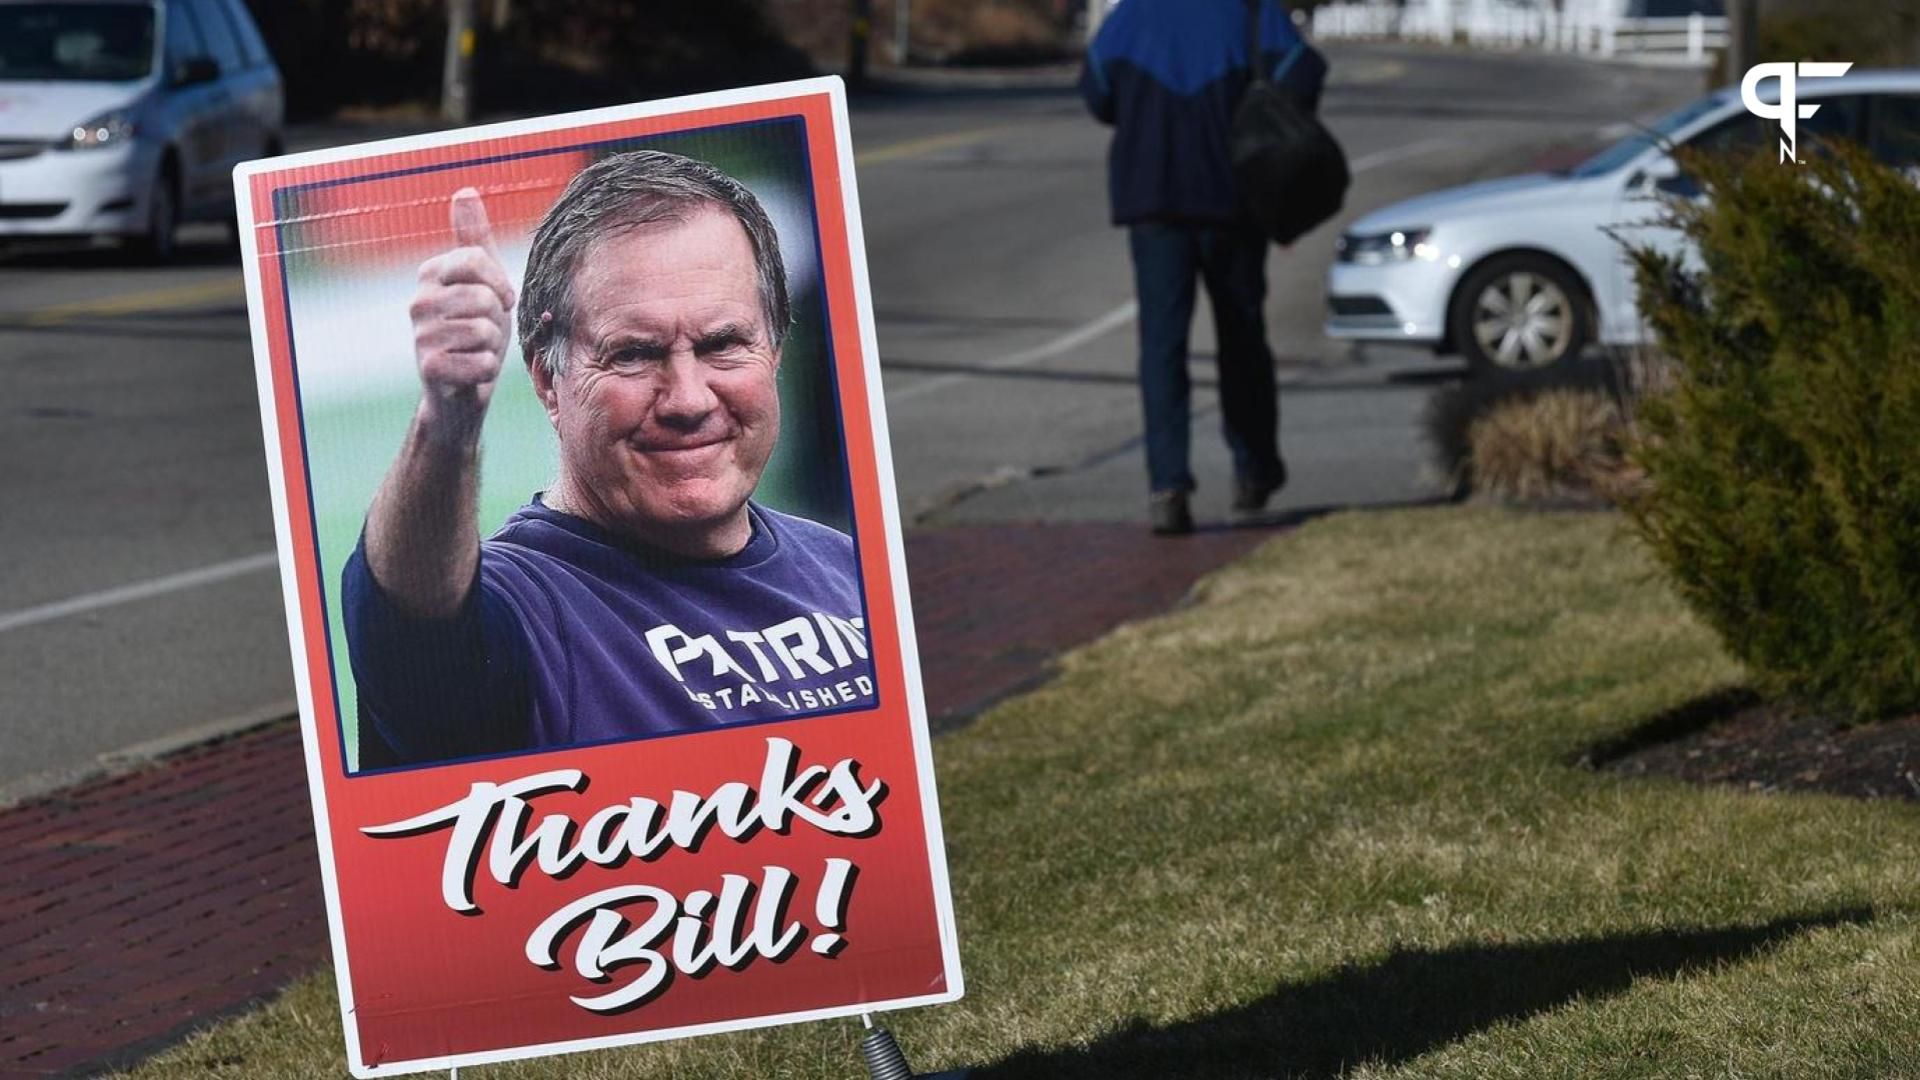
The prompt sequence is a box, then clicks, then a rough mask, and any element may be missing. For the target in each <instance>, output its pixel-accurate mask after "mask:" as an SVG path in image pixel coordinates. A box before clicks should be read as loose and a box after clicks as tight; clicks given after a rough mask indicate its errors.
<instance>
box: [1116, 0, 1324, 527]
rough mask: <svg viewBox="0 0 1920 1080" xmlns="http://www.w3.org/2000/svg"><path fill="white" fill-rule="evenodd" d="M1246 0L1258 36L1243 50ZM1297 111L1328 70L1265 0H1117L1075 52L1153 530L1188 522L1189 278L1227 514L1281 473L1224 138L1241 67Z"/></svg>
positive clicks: (1254, 499)
mask: <svg viewBox="0 0 1920 1080" xmlns="http://www.w3.org/2000/svg"><path fill="white" fill-rule="evenodd" d="M1253 2H1259V3H1261V4H1262V7H1261V9H1260V12H1259V34H1260V42H1259V47H1258V48H1257V49H1250V48H1249V45H1250V44H1251V43H1250V42H1249V36H1250V33H1251V25H1250V24H1251V22H1252V15H1253V12H1252V11H1251V10H1250V6H1251V3H1253ZM1254 62H1258V63H1260V64H1262V65H1264V66H1265V69H1266V71H1267V72H1268V74H1269V77H1270V78H1271V80H1272V81H1273V82H1274V83H1276V84H1278V85H1280V86H1282V87H1284V88H1285V89H1286V90H1288V92H1290V93H1292V94H1294V96H1295V97H1296V98H1297V99H1298V100H1299V101H1300V102H1301V104H1302V105H1303V107H1305V108H1307V109H1309V110H1312V109H1314V108H1316V107H1317V106H1318V104H1319V97H1320V90H1321V87H1322V86H1323V84H1324V83H1325V80H1326V73H1327V65H1326V61H1325V60H1324V59H1323V58H1322V57H1321V56H1320V54H1319V53H1318V52H1317V51H1316V50H1314V49H1313V48H1312V47H1311V46H1309V45H1308V44H1307V43H1306V41H1305V40H1304V39H1302V38H1301V36H1300V33H1299V31H1298V30H1297V29H1296V28H1295V27H1294V24H1293V20H1292V19H1291V18H1290V17H1289V16H1288V13H1287V10H1286V8H1285V6H1284V5H1283V4H1281V3H1280V2H1279V0H1124V2H1122V3H1120V4H1119V5H1117V6H1116V7H1114V8H1113V10H1112V11H1111V12H1110V13H1109V14H1108V15H1107V17H1106V18H1105V19H1104V20H1103V21H1102V22H1101V24H1100V30H1099V33H1098V34H1097V35H1095V37H1094V40H1093V42H1092V44H1091V45H1090V46H1089V47H1088V49H1087V58H1086V65H1085V68H1084V69H1083V70H1082V72H1081V76H1080V90H1081V93H1082V95H1083V96H1084V97H1085V98H1086V102H1087V107H1088V109H1089V110H1090V111H1092V113H1093V115H1094V117H1095V118H1097V119H1098V120H1100V121H1101V122H1102V123H1105V124H1110V125H1112V127H1113V141H1112V145H1111V147H1110V148H1109V151H1108V195H1109V198H1110V200H1111V204H1112V214H1113V223H1114V224H1115V225H1120V226H1124V227H1125V228H1126V229H1127V242H1128V247H1129V249H1130V251H1131V253H1132V257H1133V273H1134V288H1135V292H1136V293H1137V295H1138V298H1139V305H1140V315H1139V333H1140V397H1141V405H1142V407H1143V411H1144V413H1145V421H1146V448H1147V473H1148V484H1149V498H1148V515H1149V520H1150V521H1151V523H1152V527H1153V531H1154V532H1156V533H1161V534H1181V533H1188V532H1192V531H1193V513H1192V510H1191V509H1190V507H1189V505H1188V503H1189V498H1188V497H1189V494H1190V493H1191V492H1192V491H1193V490H1194V487H1195V484H1194V478H1193V473H1192V471H1191V470H1190V468H1189V464H1188V452H1189V432H1188V427H1189V423H1188V421H1189V416H1190V411H1189V409H1190V406H1189V403H1188V402H1189V398H1190V396H1191V392H1192V387H1191V383H1190V380H1189V379H1188V375H1187V338H1188V332H1189V330H1190V329H1191V324H1192V321H1193V305H1194V295H1195V283H1196V281H1197V282H1199V283H1201V284H1204V285H1205V286H1206V290H1207V298H1208V301H1209V302H1210V304H1211V306H1212V308H1213V318H1214V331H1215V337H1216V339H1217V341H1218V349H1217V352H1218V356H1217V362H1218V364H1219V373H1220V411H1221V418H1222V425H1223V429H1224V434H1225V436H1226V441H1227V446H1228V448H1229V450H1231V452H1232V455H1233V469H1234V489H1233V490H1234V494H1233V509H1234V511H1235V513H1236V515H1250V514H1256V513H1258V512H1259V511H1260V510H1262V509H1264V508H1265V507H1266V505H1267V502H1268V500H1269V499H1271V498H1272V497H1273V493H1274V492H1276V491H1278V490H1279V489H1280V487H1281V486H1282V485H1284V484H1285V483H1286V480H1287V469H1286V465H1285V463H1284V462H1282V460H1281V458H1280V434H1279V428H1280V417H1279V400H1278V394H1277V388H1276V386H1275V383H1274V374H1273V354H1272V353H1271V352H1270V351H1269V350H1268V348H1267V341H1266V319H1265V316H1264V315H1263V313H1262V310H1261V306H1262V304H1263V302H1264V301H1265V299H1266V292H1267V278H1266V250H1267V241H1266V238H1265V237H1264V236H1263V235H1262V234H1261V232H1260V230H1259V229H1258V228H1257V227H1256V226H1255V225H1254V224H1253V223H1252V221H1251V219H1250V218H1249V216H1248V214H1247V212H1246V209H1245V206H1244V204H1243V202H1242V199H1241V196H1240V193H1239V192H1238V191H1237V190H1236V188H1235V185H1234V181H1233V172H1232V168H1231V165H1230V160H1229V154H1228V139H1229V135H1230V133H1231V130H1232V125H1233V113H1234V108H1235V106H1236V105H1237V104H1238V103H1239V101H1240V98H1241V95H1242V94H1243V93H1244V92H1245V90H1246V87H1247V85H1248V83H1249V82H1250V81H1251V76H1252V69H1251V67H1250V64H1251V63H1254Z"/></svg>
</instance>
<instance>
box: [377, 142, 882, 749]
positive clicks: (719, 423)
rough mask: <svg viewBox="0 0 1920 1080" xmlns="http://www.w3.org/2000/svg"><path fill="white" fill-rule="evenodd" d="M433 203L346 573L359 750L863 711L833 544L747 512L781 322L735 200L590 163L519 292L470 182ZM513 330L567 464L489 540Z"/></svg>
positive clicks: (771, 277)
mask: <svg viewBox="0 0 1920 1080" xmlns="http://www.w3.org/2000/svg"><path fill="white" fill-rule="evenodd" d="M449 216H450V226H451V237H452V246H451V248H450V249H449V250H447V251H445V252H443V253H441V254H439V255H436V256H434V257H432V258H430V259H428V260H427V261H426V262H424V263H423V264H422V265H421V266H420V270H419V284H418V289H417V292H416V293H415V296H414V299H413V303H412V305H411V308H410V315H411V318H412V325H413V351H414V359H415V363H416V367H417V371H418V376H419V382H420V392H419V400H418V405H417V407H416V409H415V411H414V414H413V418H412V422H411V425H410V426H409V428H408V430H407V433H406V436H405V439H404V441H403V443H402V445H401V447H400V450H399V452H398V454H397V456H396V457H395V458H394V460H393V462H392V465H391V467H390V468H389V470H388V471H387V474H386V477H385V479H384V481H383V482H382V483H381V484H380V486H379V489H378V491H377V493H376V494H375V495H374V498H373V500H372V505H371V507H370V508H369V510H368V511H367V516H366V522H365V527H364V530H363V532H362V534H361V537H360V543H359V546H358V547H357V548H356V549H355V550H354V552H353V554H352V556H351V557H350V558H349V559H348V560H347V563H346V566H345V568H344V571H343V573H342V575H341V591H342V613H343V621H344V623H345V629H346V638H347V643H348V654H349V658H350V661H351V666H352V672H353V677H354V679H355V681H356V684H357V687H358V695H359V696H358V709H359V718H360V724H359V731H360V744H361V760H360V766H361V767H362V768H366V767H369V766H379V765H390V764H417V763H425V762H436V761H445V760H450V759H455V758H462V757H471V756H476V755H483V754H494V753H504V752H511V751H516V750H531V749H544V748H552V747H560V746H571V745H581V744H588V743H595V742H604V741H609V740H616V739H626V738H636V737H642V736H648V735H659V734H669V733H675V732H687V731H697V730H702V729H706V728H711V727H715V726H720V725H729V724H738V723H744V722H756V721H768V720H777V719H786V718H791V717H796V716H802V715H807V714H812V713H818V712H824V711H839V710H844V709H848V708H859V707H869V706H871V705H872V704H873V703H874V692H875V687H874V679H873V669H872V664H871V659H870V655H869V648H868V639H867V629H866V623H865V620H864V617H863V611H864V607H863V602H862V596H861V592H860V578H859V572H858V566H857V561H856V556H855V551H854V545H853V542H852V540H851V538H850V537H848V536H847V535H846V534H845V533H842V532H840V531H838V530H836V529H834V528H831V527H829V526H827V525H823V524H819V523H816V522H814V521H810V520H807V519H805V518H802V517H798V516H793V515H789V514H783V513H780V512H778V511H775V510H773V509H771V508H769V507H766V506H763V505H760V504H759V503H757V502H756V501H755V500H754V495H755V491H756V489H757V487H758V486H759V484H760V480H761V475H762V473H763V471H764V470H765V468H766V465H767V462H768V459H769V457H770V456H771V455H772V453H773V450H774V447H775V444H776V442H777V440H778V439H779V436H780V424H781V415H780V397H779V393H778V381H777V379H778V375H779V371H780V364H781V355H782V347H783V345H784V344H785V341H786V337H787V333H788V328H789V326H790V324H791V323H792V313H791V310H790V301H789V296H788V283H787V271H786V267H785V264H784V263H783V262H782V259H781V254H780V244H779V239H778V234H777V232H776V231H775V229H774V227H773V225H772V223H771V222H770V220H769V218H768V216H767V213H766V211H765V210H764V209H763V208H762V206H761V204H760V202H759V200H758V199H756V198H755V196H754V195H753V193H752V192H751V191H749V190H748V189H747V188H746V187H745V186H744V185H742V184H740V183H739V182H738V181H737V180H735V179H733V178H732V177H730V176H728V175H727V174H725V173H723V172H721V171H720V170H718V169H716V168H714V167H713V166H711V165H708V164H706V163H703V162H701V161H698V160H696V159H693V158H690V157H686V156H683V155H679V154H674V153H669V152H665V151H659V150H640V151H631V152H626V153H618V154H614V155H612V156H609V157H606V158H603V159H601V160H600V161H598V162H596V163H594V164H592V165H590V166H589V167H587V168H586V169H584V170H583V171H581V172H580V173H579V174H578V175H577V176H575V177H574V178H573V180H572V181H571V182H570V183H568V184H567V186H566V188H565V190H564V191H563V192H562V193H561V194H560V196H559V198H558V199H557V201H556V202H555V203H554V204H553V205H552V207H551V208H550V209H549V210H548V211H547V212H546V214H545V216H544V217H543V218H542V219H541V220H540V223H539V225H538V227H537V228H536V229H535V231H534V233H533V237H532V246H531V249H530V252H529V255H528V259H527V264H526V272H525V274H524V277H523V278H522V280H521V282H520V283H519V286H518V288H516V287H515V284H514V282H513V281H512V280H511V278H510V275H509V273H508V272H507V270H506V269H505V267H504V265H503V263H502V261H501V259H500V257H499V254H498V252H497V250H496V249H495V245H494V240H493V234H492V227H491V225H490V223H489V219H488V214H487V206H486V203H485V201H484V199H483V198H482V196H481V195H480V194H479V193H478V192H477V191H475V190H473V189H472V188H465V189H462V190H460V191H458V192H456V193H454V195H453V196H452V199H451V202H450V211H449ZM516 310H517V317H516ZM515 337H517V341H518V345H519V347H520V350H521V353H522V356H523V357H524V358H525V360H526V363H527V368H528V373H529V375H530V376H531V382H532V387H533V391H534V393H535V395H536V396H537V397H538V399H539V402H540V404H541V406H542V407H543V409H544V411H545V413H546V417H547V419H548V421H549V422H550V424H551V426H552V429H553V431H554V433H555V435H556V436H557V438H558V443H559V459H558V461H559V464H558V473H557V476H556V477H555V479H554V481H553V482H552V484H551V485H550V486H549V487H548V488H547V489H546V490H544V491H542V492H539V493H537V494H535V495H534V496H533V498H532V499H531V500H530V501H529V502H528V503H527V504H526V505H524V506H522V507H521V508H520V509H519V510H518V511H517V512H515V513H513V514H512V515H511V516H510V517H508V519H507V520H506V522H505V524H504V525H503V526H502V527H501V528H500V529H499V530H498V531H496V532H495V533H493V535H492V536H490V537H488V538H486V539H482V538H481V537H480V535H479V526H478V513H477V500H478V489H479V447H480V435H481V431H482V429H483V426H484V424H485V421H486V417H487V413H488V409H489V405H490V402H491V399H492V396H493V392H494V389H495V385H496V382H497V381H498V380H499V378H500V376H501V372H502V367H503V364H504V361H505V357H506V354H507V352H508V351H509V346H510V344H511V343H512V341H511V340H510V339H511V338H515Z"/></svg>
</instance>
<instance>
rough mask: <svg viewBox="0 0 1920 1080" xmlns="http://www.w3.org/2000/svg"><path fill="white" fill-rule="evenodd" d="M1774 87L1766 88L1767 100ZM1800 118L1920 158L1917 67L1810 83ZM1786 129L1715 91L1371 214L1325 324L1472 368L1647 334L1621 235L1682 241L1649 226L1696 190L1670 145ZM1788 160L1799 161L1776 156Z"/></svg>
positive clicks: (1342, 269) (1340, 265)
mask: <svg viewBox="0 0 1920 1080" xmlns="http://www.w3.org/2000/svg"><path fill="white" fill-rule="evenodd" d="M1769 87H1771V88H1772V89H1774V90H1776V91H1777V87H1775V86H1773V84H1763V86H1762V94H1763V96H1764V95H1765V91H1766V90H1767V89H1768V88H1769ZM1798 95H1799V101H1800V104H1801V105H1802V106H1803V107H1804V106H1807V105H1817V106H1819V111H1818V112H1817V113H1815V115H1814V116H1813V117H1812V118H1811V119H1807V120H1802V121H1800V123H1799V149H1800V156H1801V157H1802V158H1803V159H1804V158H1805V156H1806V155H1807V153H1808V152H1809V149H1810V145H1811V143H1810V140H1817V139H1820V138H1836V137H1838V138H1847V139H1852V140H1854V141H1856V142H1860V143H1862V144H1864V145H1866V146H1868V147H1870V148H1872V150H1873V151H1874V153H1875V154H1876V155H1877V156H1878V157H1879V158H1880V159H1881V160H1883V161H1886V162H1888V163H1889V164H1893V165H1896V166H1899V167H1903V168H1906V167H1912V166H1914V165H1915V164H1916V163H1920V71H1866V72H1856V73H1851V74H1848V75H1845V76H1843V77H1840V78H1830V79H1803V80H1800V82H1799V84H1798ZM1779 141H1780V134H1779V130H1778V127H1777V125H1776V124H1775V123H1773V122H1772V121H1763V120H1761V119H1760V118H1759V117H1757V116H1755V115H1753V114H1752V113H1750V112H1748V111H1747V110H1746V108H1745V106H1743V105H1742V104H1741V102H1740V93H1739V91H1738V90H1737V89H1732V88H1730V89H1726V90H1721V91H1719V92H1717V93H1714V94H1710V95H1708V96H1706V97H1704V98H1701V99H1700V100H1698V101H1695V102H1692V103H1691V104H1689V105H1686V106H1685V107H1683V108H1681V109H1679V110H1677V111H1675V112H1673V113H1672V114H1670V115H1668V116H1667V117H1665V118H1664V119H1662V120H1660V121H1659V122H1657V123H1655V124H1654V125H1653V126H1652V127H1651V128H1648V129H1646V130H1643V131H1640V132H1638V133H1636V134H1634V135H1631V136H1629V137H1627V138H1625V139H1623V140H1621V141H1620V142H1618V143H1616V144H1614V145H1613V146H1611V147H1608V148H1607V149H1606V150H1604V151H1602V152H1600V153H1599V154H1597V155H1595V156H1594V157H1593V158H1591V159H1589V160H1588V161H1586V162H1585V163H1583V164H1581V165H1579V166H1577V167H1575V168H1573V169H1570V170H1567V171H1565V172H1556V173H1536V174H1533V175H1528V176H1515V177H1509V178H1506V179H1502V180H1492V181H1487V182H1484V183H1478V184H1469V185H1467V186H1465V187H1459V188H1453V189H1450V190H1447V191H1441V192H1436V193H1434V194H1431V195H1423V196H1420V197H1418V198H1414V199H1408V200H1406V201H1405V202H1400V203H1395V204H1393V205H1391V206H1387V207H1384V208H1382V209H1379V210H1376V211H1374V212H1372V213H1370V214H1367V215H1366V216H1365V217H1362V218H1360V219H1359V220H1358V221H1355V222H1354V223H1353V225H1352V226H1351V227H1350V228H1349V229H1348V231H1347V232H1346V234H1345V235H1343V236H1342V237H1341V238H1340V242H1339V247H1338V254H1337V256H1336V259H1335V262H1334V264H1333V267H1332V268H1331V269H1330V270H1329V271H1328V274H1327V306H1328V315H1327V323H1326V332H1327V334H1328V335H1330V336H1332V337H1335V338H1345V339H1350V340H1356V341H1377V342H1392V343H1399V344H1418V345H1428V346H1432V347H1433V348H1434V349H1435V350H1436V351H1437V352H1443V353H1459V354H1461V355H1463V356H1464V357H1465V358H1466V360H1467V362H1468V364H1469V365H1471V366H1472V367H1473V368H1475V369H1476V370H1485V369H1491V368H1533V367H1543V366H1545V365H1548V364H1552V363H1556V362H1558V361H1560V360H1563V359H1565V358H1567V357H1570V356H1577V355H1578V354H1579V353H1580V351H1581V350H1582V349H1583V348H1585V347H1586V346H1587V345H1589V344H1591V343H1594V342H1598V343H1600V344H1603V345H1632V344H1638V343H1641V342H1643V341H1644V340H1645V339H1646V326H1645V323H1644V321H1643V320H1642V319H1641V316H1640V310H1639V305H1638V303H1637V297H1636V294H1635V289H1634V281H1633V269H1632V266H1631V264H1630V263H1629V262H1628V260H1627V258H1626V256H1625V253H1624V248H1623V246H1622V244H1623V242H1624V243H1627V244H1635V245H1641V244H1645V245H1651V246H1653V247H1656V248H1660V249H1664V250H1675V249H1677V248H1678V246H1679V245H1680V243H1681V241H1680V238H1679V237H1678V236H1677V235H1676V234H1674V233H1673V232H1672V230H1669V229H1666V228H1663V227H1660V226H1658V225H1657V224H1654V219H1655V218H1657V216H1658V214H1659V205H1658V199H1659V198H1660V197H1661V196H1663V195H1664V196H1682V197H1690V196H1693V195H1696V194H1698V187H1697V185H1696V184H1695V183H1694V182H1693V181H1692V180H1691V179H1690V178H1689V177H1687V176H1685V175H1683V174H1682V172H1681V170H1680V169H1679V167H1678V165H1677V164H1676V163H1675V162H1674V160H1673V158H1672V157H1671V156H1669V153H1668V149H1667V148H1668V147H1670V146H1673V145H1680V146H1688V147H1693V148H1697V149H1701V150H1706V151H1730V150H1738V149H1753V148H1759V147H1767V148H1772V147H1773V146H1775V145H1776V144H1777V143H1778V142H1779ZM1782 167H1783V168H1791V167H1792V165H1791V164H1783V165H1782Z"/></svg>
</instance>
